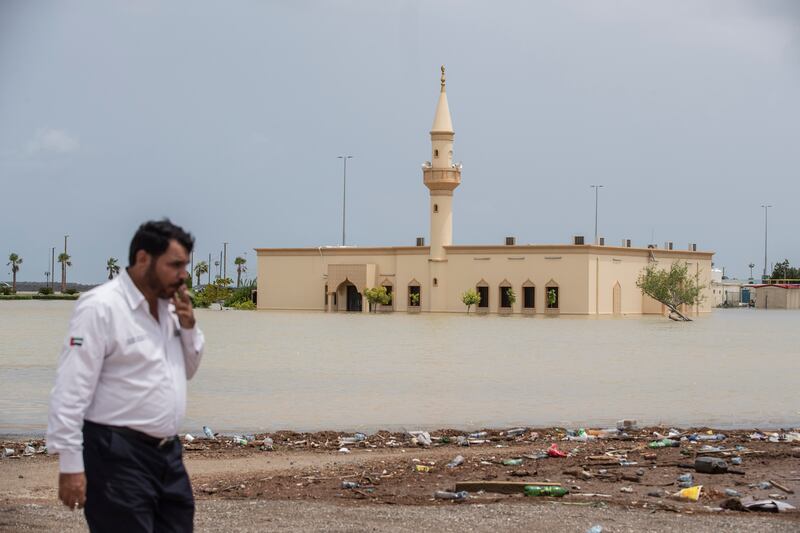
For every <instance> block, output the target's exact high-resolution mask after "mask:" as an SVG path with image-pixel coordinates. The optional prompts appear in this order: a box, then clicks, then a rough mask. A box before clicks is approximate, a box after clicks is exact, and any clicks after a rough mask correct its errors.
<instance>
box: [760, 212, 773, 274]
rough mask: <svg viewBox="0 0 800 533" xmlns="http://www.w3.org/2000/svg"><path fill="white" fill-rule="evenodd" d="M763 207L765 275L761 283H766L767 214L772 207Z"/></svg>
mask: <svg viewBox="0 0 800 533" xmlns="http://www.w3.org/2000/svg"><path fill="white" fill-rule="evenodd" d="M761 207H763V208H764V274H763V275H762V276H761V281H765V280H766V279H767V222H768V220H767V213H769V208H770V207H772V206H771V205H762V206H761Z"/></svg>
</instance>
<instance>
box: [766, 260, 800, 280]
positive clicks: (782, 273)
mask: <svg viewBox="0 0 800 533" xmlns="http://www.w3.org/2000/svg"><path fill="white" fill-rule="evenodd" d="M770 279H787V280H789V279H790V280H797V279H800V268H797V267H793V266H790V265H789V260H788V259H784V260H783V261H781V262H780V263H777V264H776V265H775V266H774V267H773V268H772V275H771V276H770Z"/></svg>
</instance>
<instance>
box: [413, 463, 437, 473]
mask: <svg viewBox="0 0 800 533" xmlns="http://www.w3.org/2000/svg"><path fill="white" fill-rule="evenodd" d="M414 470H416V471H417V472H430V471H431V470H433V467H432V466H428V465H414Z"/></svg>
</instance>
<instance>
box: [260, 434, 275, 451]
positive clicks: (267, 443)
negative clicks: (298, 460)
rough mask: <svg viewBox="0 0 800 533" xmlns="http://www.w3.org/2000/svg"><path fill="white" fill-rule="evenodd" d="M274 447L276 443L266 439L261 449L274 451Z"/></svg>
mask: <svg viewBox="0 0 800 533" xmlns="http://www.w3.org/2000/svg"><path fill="white" fill-rule="evenodd" d="M273 447H274V443H273V442H272V439H271V438H269V437H264V443H263V444H262V445H261V449H262V450H266V451H272V449H273Z"/></svg>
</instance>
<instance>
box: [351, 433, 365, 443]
mask: <svg viewBox="0 0 800 533" xmlns="http://www.w3.org/2000/svg"><path fill="white" fill-rule="evenodd" d="M353 439H354V440H355V441H356V442H362V441H365V440H367V436H366V435H365V434H363V433H356V434H355V435H353Z"/></svg>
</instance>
